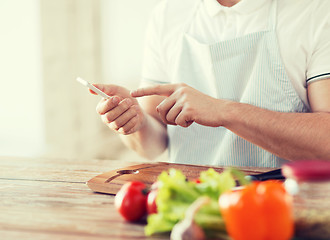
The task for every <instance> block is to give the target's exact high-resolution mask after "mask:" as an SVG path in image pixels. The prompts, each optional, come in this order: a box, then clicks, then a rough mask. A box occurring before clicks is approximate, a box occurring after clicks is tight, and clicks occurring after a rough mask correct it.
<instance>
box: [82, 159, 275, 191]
mask: <svg viewBox="0 0 330 240" xmlns="http://www.w3.org/2000/svg"><path fill="white" fill-rule="evenodd" d="M170 168H175V169H179V170H181V171H182V172H183V174H184V175H185V176H186V177H187V179H188V180H193V179H197V178H198V177H199V175H200V172H201V171H206V170H207V169H209V168H213V169H214V170H215V171H217V172H219V173H221V172H222V171H223V170H224V168H222V167H213V166H212V167H211V166H200V165H187V164H175V163H167V162H153V163H144V164H139V165H133V166H128V167H125V168H120V169H116V170H113V171H110V172H106V173H103V174H100V175H98V176H96V177H94V178H92V179H90V180H89V181H88V182H87V185H88V187H89V188H90V189H91V190H93V191H94V192H99V193H106V194H116V193H117V192H118V191H119V189H120V188H121V186H122V185H123V184H125V183H126V182H130V181H141V182H143V183H145V184H146V186H150V185H151V184H153V183H154V182H155V181H156V180H157V177H158V175H159V174H160V173H161V172H163V171H168V170H169V169H170ZM241 170H242V171H244V172H245V173H246V174H257V173H261V172H265V171H267V170H269V169H259V168H258V169H253V168H246V169H241Z"/></svg>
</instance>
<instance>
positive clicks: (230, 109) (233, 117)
mask: <svg viewBox="0 0 330 240" xmlns="http://www.w3.org/2000/svg"><path fill="white" fill-rule="evenodd" d="M221 101H222V103H221V104H219V106H220V110H219V113H220V114H219V122H220V124H221V126H222V127H225V128H228V127H230V126H231V125H232V124H233V123H235V122H236V121H237V116H238V115H237V112H238V111H239V110H238V107H239V106H240V103H237V102H234V101H230V100H221Z"/></svg>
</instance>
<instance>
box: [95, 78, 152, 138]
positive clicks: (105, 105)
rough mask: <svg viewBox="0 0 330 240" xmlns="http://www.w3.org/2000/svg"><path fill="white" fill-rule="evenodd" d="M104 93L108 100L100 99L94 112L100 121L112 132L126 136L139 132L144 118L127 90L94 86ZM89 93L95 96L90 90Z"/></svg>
mask: <svg viewBox="0 0 330 240" xmlns="http://www.w3.org/2000/svg"><path fill="white" fill-rule="evenodd" d="M94 86H95V87H97V88H98V89H100V90H101V91H103V92H105V93H106V94H108V95H109V96H111V97H110V98H108V99H102V100H101V101H100V102H99V103H98V105H97V107H96V111H97V113H98V114H100V115H101V119H102V121H103V122H104V123H105V124H106V125H107V126H108V127H109V128H110V129H112V130H114V131H116V132H118V133H121V134H124V135H127V134H131V133H134V132H136V131H138V130H140V129H141V128H142V127H143V125H144V124H145V122H146V117H145V114H144V112H143V110H142V109H141V107H140V105H139V104H138V102H137V100H136V99H135V98H133V97H131V96H130V93H129V90H128V89H126V88H124V87H120V86H117V85H103V84H94ZM90 92H91V93H93V94H95V93H94V92H93V91H91V90H90Z"/></svg>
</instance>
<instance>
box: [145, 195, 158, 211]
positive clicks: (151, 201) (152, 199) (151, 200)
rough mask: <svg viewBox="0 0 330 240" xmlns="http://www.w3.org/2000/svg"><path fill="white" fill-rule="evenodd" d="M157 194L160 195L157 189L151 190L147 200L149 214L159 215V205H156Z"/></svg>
mask: <svg viewBox="0 0 330 240" xmlns="http://www.w3.org/2000/svg"><path fill="white" fill-rule="evenodd" d="M157 194H158V190H157V189H154V190H151V191H150V192H149V194H148V199H147V211H148V214H153V213H157V204H156V198H157Z"/></svg>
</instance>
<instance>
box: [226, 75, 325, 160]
mask: <svg viewBox="0 0 330 240" xmlns="http://www.w3.org/2000/svg"><path fill="white" fill-rule="evenodd" d="M308 97H309V102H310V105H311V108H312V111H313V112H312V113H280V112H273V111H268V110H264V109H260V108H257V107H254V106H251V105H243V104H236V103H232V104H233V106H232V108H231V110H230V114H229V118H228V121H226V124H225V125H224V127H226V128H228V129H229V130H231V131H233V132H235V133H236V134H238V135H240V136H241V137H243V138H245V139H246V140H248V141H250V142H253V143H255V144H256V145H259V146H261V147H262V148H264V149H266V150H268V151H270V152H272V153H274V154H275V155H277V156H280V157H282V158H284V159H288V160H299V159H327V160H330V79H328V80H321V81H317V82H314V83H311V84H310V85H309V86H308Z"/></svg>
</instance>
